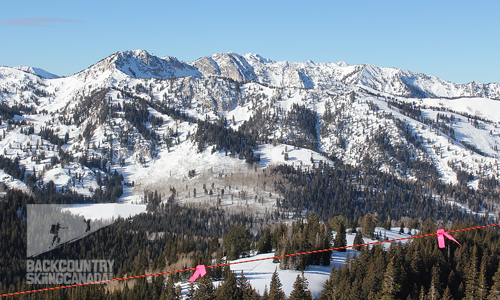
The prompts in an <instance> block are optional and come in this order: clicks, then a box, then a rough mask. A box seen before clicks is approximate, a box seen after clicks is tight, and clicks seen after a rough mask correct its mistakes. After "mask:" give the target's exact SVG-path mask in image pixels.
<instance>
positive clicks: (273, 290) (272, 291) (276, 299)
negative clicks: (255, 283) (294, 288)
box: [269, 269, 286, 300]
mask: <svg viewBox="0 0 500 300" xmlns="http://www.w3.org/2000/svg"><path fill="white" fill-rule="evenodd" d="M282 286H283V285H282V284H281V280H280V278H279V276H278V269H275V270H274V273H273V276H271V284H270V287H269V300H285V298H286V297H285V292H283V289H282Z"/></svg>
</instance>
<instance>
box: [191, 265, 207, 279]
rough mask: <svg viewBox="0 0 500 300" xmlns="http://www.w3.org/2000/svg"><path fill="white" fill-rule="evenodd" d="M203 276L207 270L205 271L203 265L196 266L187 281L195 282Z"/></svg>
mask: <svg viewBox="0 0 500 300" xmlns="http://www.w3.org/2000/svg"><path fill="white" fill-rule="evenodd" d="M205 274H207V270H206V269H205V265H197V266H196V271H194V274H193V276H191V278H189V280H188V281H191V282H193V281H195V280H196V279H197V278H198V277H203V276H205Z"/></svg>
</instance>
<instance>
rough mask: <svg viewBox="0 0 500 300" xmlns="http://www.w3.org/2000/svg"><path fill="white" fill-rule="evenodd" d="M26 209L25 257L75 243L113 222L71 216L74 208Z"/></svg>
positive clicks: (33, 206)
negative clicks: (26, 234)
mask: <svg viewBox="0 0 500 300" xmlns="http://www.w3.org/2000/svg"><path fill="white" fill-rule="evenodd" d="M81 206H82V205H79V207H81ZM92 206H94V208H95V206H99V204H92ZM27 208H28V218H27V226H28V229H27V231H28V236H27V249H26V250H27V251H26V256H27V257H35V256H37V255H39V254H41V253H44V252H47V251H51V250H53V249H55V248H57V247H59V246H61V245H63V244H65V243H71V242H74V241H77V240H79V239H81V238H84V237H85V236H87V235H89V234H91V233H92V232H94V231H96V230H99V229H101V228H103V227H105V226H108V225H111V224H112V223H113V222H114V219H90V218H85V217H84V216H81V215H77V214H74V213H72V212H71V208H74V206H73V205H59V204H29V205H28V207H27ZM111 215H112V214H111Z"/></svg>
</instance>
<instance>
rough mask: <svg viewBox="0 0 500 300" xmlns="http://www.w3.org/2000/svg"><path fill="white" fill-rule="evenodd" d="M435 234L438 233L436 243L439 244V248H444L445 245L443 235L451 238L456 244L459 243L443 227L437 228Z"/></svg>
mask: <svg viewBox="0 0 500 300" xmlns="http://www.w3.org/2000/svg"><path fill="white" fill-rule="evenodd" d="M437 234H438V245H439V248H444V247H445V242H444V237H447V238H449V239H450V240H452V241H454V242H455V243H457V244H459V245H460V243H459V242H457V240H455V238H454V237H452V236H451V235H449V234H448V232H446V231H444V229H438V230H437ZM460 246H462V245H460Z"/></svg>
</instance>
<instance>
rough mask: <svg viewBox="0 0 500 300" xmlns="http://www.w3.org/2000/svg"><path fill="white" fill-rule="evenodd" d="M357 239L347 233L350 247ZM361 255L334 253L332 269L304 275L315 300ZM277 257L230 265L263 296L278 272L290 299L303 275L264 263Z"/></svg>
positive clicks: (392, 234) (389, 234) (386, 234)
mask: <svg viewBox="0 0 500 300" xmlns="http://www.w3.org/2000/svg"><path fill="white" fill-rule="evenodd" d="M375 231H376V232H377V233H380V236H381V238H382V240H389V239H399V238H405V237H410V236H411V235H410V234H408V233H403V234H399V228H396V227H395V228H391V230H386V229H384V228H382V227H376V228H375ZM406 231H407V229H406ZM414 233H415V232H414ZM334 235H335V233H334ZM354 236H355V235H354V234H350V233H349V232H348V231H346V237H347V245H348V246H351V245H353V242H354ZM376 241H377V240H371V239H364V242H365V243H371V242H376ZM407 242H408V240H404V241H401V243H403V244H404V243H407ZM383 245H384V247H385V248H386V249H388V248H389V247H390V245H391V243H384V244H383ZM359 254H360V252H359V251H357V250H354V249H353V248H349V249H348V250H347V251H346V252H337V251H333V253H332V258H331V264H330V265H329V266H309V267H308V268H307V269H306V270H305V271H304V276H305V278H306V279H307V281H308V287H309V290H310V291H311V293H312V295H313V298H317V297H318V296H319V294H320V293H321V291H322V290H323V286H324V284H325V282H326V280H327V279H328V278H329V277H330V271H331V269H332V267H333V266H335V267H337V268H338V267H339V266H344V265H345V264H346V263H347V260H346V258H347V256H349V257H350V258H352V257H354V256H359ZM274 256H275V253H274V252H272V253H266V254H257V255H254V256H250V257H246V258H241V259H238V260H234V261H231V263H236V264H233V265H231V266H230V268H231V270H232V271H233V272H235V273H236V274H237V275H238V276H239V275H240V274H241V273H243V275H245V277H246V278H247V279H248V280H249V281H250V284H251V285H252V287H254V288H255V289H256V290H257V291H258V292H259V294H261V295H262V294H263V293H264V290H265V289H266V288H267V290H268V291H269V284H270V282H271V277H272V274H273V273H274V271H275V270H277V271H278V276H279V278H280V281H281V283H282V284H283V287H282V288H283V291H284V292H285V294H286V295H287V296H289V295H290V293H291V292H292V290H293V283H294V282H295V279H296V278H297V275H301V274H302V272H300V271H295V270H281V269H280V267H279V263H273V260H272V259H265V258H270V257H274ZM263 258H264V259H265V260H261V261H254V262H245V263H241V262H244V261H247V260H253V259H263ZM215 284H218V282H215ZM181 287H182V288H183V294H184V295H185V294H186V293H187V292H188V287H189V285H188V284H187V283H182V284H181Z"/></svg>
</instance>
